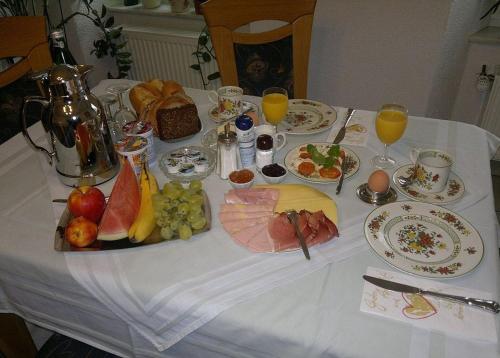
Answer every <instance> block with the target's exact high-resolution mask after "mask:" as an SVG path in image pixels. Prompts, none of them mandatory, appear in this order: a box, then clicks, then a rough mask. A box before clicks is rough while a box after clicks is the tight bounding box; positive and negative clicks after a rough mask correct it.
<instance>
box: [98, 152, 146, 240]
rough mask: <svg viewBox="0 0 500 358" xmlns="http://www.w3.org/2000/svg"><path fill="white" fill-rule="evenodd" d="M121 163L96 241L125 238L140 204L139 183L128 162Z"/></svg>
mask: <svg viewBox="0 0 500 358" xmlns="http://www.w3.org/2000/svg"><path fill="white" fill-rule="evenodd" d="M123 162H124V163H123V166H122V169H121V171H120V174H118V177H117V178H116V182H115V185H114V186H113V190H112V191H111V195H110V197H109V200H108V204H107V205H106V209H105V210H104V214H103V215H102V218H101V222H100V223H99V229H98V231H97V232H98V234H97V239H98V240H104V241H113V240H120V239H124V238H126V237H127V236H128V229H129V228H130V226H132V223H133V222H134V220H135V217H136V216H137V213H138V212H139V206H140V204H141V196H140V192H139V183H138V182H137V178H136V176H135V173H134V170H133V169H132V167H131V166H130V163H129V162H128V160H124V161H123Z"/></svg>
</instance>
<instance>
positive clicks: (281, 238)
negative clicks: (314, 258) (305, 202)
mask: <svg viewBox="0 0 500 358" xmlns="http://www.w3.org/2000/svg"><path fill="white" fill-rule="evenodd" d="M297 224H298V227H299V230H300V232H301V233H302V236H303V237H304V238H305V241H306V244H307V246H308V247H310V246H313V245H317V244H321V243H323V242H326V241H328V240H330V239H332V238H334V237H336V236H338V232H337V227H336V226H335V224H334V223H333V222H331V221H330V219H328V218H327V217H326V216H325V215H324V214H323V212H322V211H317V212H315V213H312V214H311V213H310V212H308V211H306V210H302V211H300V213H299V216H298V223H297ZM268 230H269V236H270V237H271V239H272V240H273V248H274V251H284V250H291V249H297V248H300V243H299V240H298V238H297V236H296V233H295V227H294V225H293V224H292V223H291V222H290V221H289V220H288V217H287V216H286V214H285V213H280V214H277V215H275V216H274V217H273V218H271V219H270V220H269V228H268Z"/></svg>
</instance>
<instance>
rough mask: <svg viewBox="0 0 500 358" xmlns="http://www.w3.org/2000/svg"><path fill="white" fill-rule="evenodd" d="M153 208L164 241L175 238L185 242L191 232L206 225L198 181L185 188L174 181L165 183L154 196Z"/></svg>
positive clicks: (200, 187)
mask: <svg viewBox="0 0 500 358" xmlns="http://www.w3.org/2000/svg"><path fill="white" fill-rule="evenodd" d="M153 208H154V211H155V219H156V223H157V224H158V226H160V227H161V236H162V238H163V239H165V240H171V239H173V238H175V237H176V236H179V238H180V239H182V240H187V239H189V238H190V237H191V236H192V235H193V230H200V229H203V228H204V227H205V225H206V224H207V219H206V218H205V213H204V212H203V194H202V185H201V181H199V180H194V181H192V182H191V183H189V187H187V188H184V187H183V186H182V184H181V183H179V182H176V181H172V182H168V183H166V184H165V185H164V186H163V190H162V191H161V192H159V193H157V194H154V196H153Z"/></svg>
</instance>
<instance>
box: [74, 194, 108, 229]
mask: <svg viewBox="0 0 500 358" xmlns="http://www.w3.org/2000/svg"><path fill="white" fill-rule="evenodd" d="M105 207H106V200H105V198H104V194H103V193H102V191H100V190H99V189H97V188H95V187H92V186H81V187H79V188H76V189H75V190H73V191H72V192H71V194H70V195H69V198H68V209H69V212H70V213H71V214H73V216H75V217H78V216H83V217H84V218H86V219H89V220H91V221H93V222H95V223H96V224H97V223H99V220H100V219H101V216H102V213H103V212H104V208H105Z"/></svg>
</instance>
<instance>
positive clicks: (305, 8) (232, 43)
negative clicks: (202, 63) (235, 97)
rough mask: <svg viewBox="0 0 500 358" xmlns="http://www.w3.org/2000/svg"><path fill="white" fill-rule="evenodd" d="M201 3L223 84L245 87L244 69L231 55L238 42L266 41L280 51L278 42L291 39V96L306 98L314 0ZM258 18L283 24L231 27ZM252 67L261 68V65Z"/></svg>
mask: <svg viewBox="0 0 500 358" xmlns="http://www.w3.org/2000/svg"><path fill="white" fill-rule="evenodd" d="M201 6H202V9H203V15H204V17H205V21H206V22H207V24H208V29H209V32H210V36H211V41H212V44H213V46H214V48H215V54H216V57H217V62H218V64H219V72H220V74H221V79H222V84H223V85H225V86H227V85H234V86H238V85H239V86H240V87H243V88H244V89H245V87H244V86H242V85H241V79H242V78H241V76H242V74H243V71H244V70H245V69H244V67H243V66H242V64H241V63H238V59H237V56H236V55H235V52H237V51H238V50H239V49H240V47H239V46H241V45H243V46H250V47H252V46H253V45H258V44H269V45H271V46H272V47H277V48H278V52H281V53H282V54H283V52H284V51H283V50H282V48H280V46H281V45H280V42H283V41H286V40H287V39H288V41H289V42H290V43H291V56H292V61H291V70H292V74H293V76H292V81H293V82H292V83H293V85H292V86H293V94H294V97H295V98H307V74H308V65H309V49H310V44H311V32H312V22H313V16H314V9H315V6H316V0H209V1H208V2H206V3H204V4H202V5H201ZM260 20H280V21H284V22H286V23H287V24H286V25H284V26H281V27H279V28H275V29H273V30H270V31H265V32H260V33H247V32H237V31H235V30H237V29H238V28H239V27H241V26H243V25H247V24H249V23H251V22H254V21H260ZM255 56H256V57H258V55H255ZM261 65H262V66H265V65H266V63H265V62H262V61H261ZM262 66H261V67H262ZM256 71H262V68H260V69H259V68H257V70H256ZM278 71H280V68H278ZM275 72H276V70H275ZM275 72H273V73H275ZM257 76H258V75H257ZM281 87H283V86H281ZM252 94H254V95H259V96H260V95H262V93H252Z"/></svg>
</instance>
